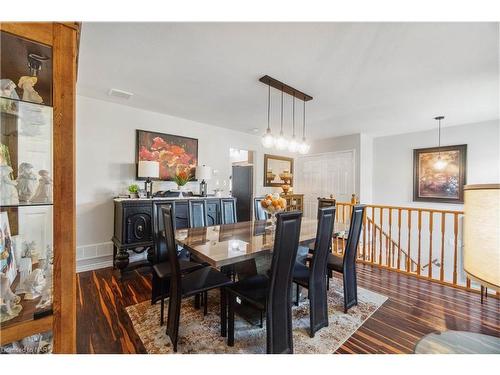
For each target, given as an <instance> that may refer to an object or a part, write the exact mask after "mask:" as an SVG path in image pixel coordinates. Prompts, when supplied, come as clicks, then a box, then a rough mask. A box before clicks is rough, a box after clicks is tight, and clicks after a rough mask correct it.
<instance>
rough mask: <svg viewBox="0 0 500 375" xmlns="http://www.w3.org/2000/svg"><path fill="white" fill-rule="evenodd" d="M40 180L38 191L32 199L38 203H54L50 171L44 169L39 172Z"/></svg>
mask: <svg viewBox="0 0 500 375" xmlns="http://www.w3.org/2000/svg"><path fill="white" fill-rule="evenodd" d="M38 174H39V175H40V180H38V189H37V190H36V193H35V195H34V196H33V198H32V201H33V202H36V203H49V202H51V201H52V179H51V178H50V176H49V171H46V170H45V169H42V170H40V171H38Z"/></svg>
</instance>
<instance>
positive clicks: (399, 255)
mask: <svg viewBox="0 0 500 375" xmlns="http://www.w3.org/2000/svg"><path fill="white" fill-rule="evenodd" d="M400 267H401V208H398V270H399V268H400Z"/></svg>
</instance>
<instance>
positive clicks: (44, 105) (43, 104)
mask: <svg viewBox="0 0 500 375" xmlns="http://www.w3.org/2000/svg"><path fill="white" fill-rule="evenodd" d="M1 99H7V100H12V101H14V102H17V103H26V104H32V105H37V106H41V107H48V108H52V106H51V105H49V104H45V103H35V102H30V101H27V100H22V99H16V98H8V97H6V96H1V95H0V100H1Z"/></svg>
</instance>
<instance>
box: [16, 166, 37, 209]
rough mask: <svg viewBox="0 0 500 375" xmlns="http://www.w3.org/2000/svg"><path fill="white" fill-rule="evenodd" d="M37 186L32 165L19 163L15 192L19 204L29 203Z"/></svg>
mask: <svg viewBox="0 0 500 375" xmlns="http://www.w3.org/2000/svg"><path fill="white" fill-rule="evenodd" d="M36 185H37V178H36V174H35V173H34V172H33V165H32V164H30V163H21V164H20V165H19V174H18V176H17V190H18V192H19V200H20V201H21V202H29V201H30V199H31V198H32V197H33V194H35V191H36Z"/></svg>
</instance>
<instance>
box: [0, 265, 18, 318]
mask: <svg viewBox="0 0 500 375" xmlns="http://www.w3.org/2000/svg"><path fill="white" fill-rule="evenodd" d="M20 301H21V298H20V297H19V296H16V295H15V294H14V293H12V290H10V283H9V278H8V277H7V275H6V274H4V273H0V322H5V321H7V320H10V319H12V318H15V317H16V316H18V315H19V313H20V312H21V310H22V309H23V307H22V306H21V305H19V302H20Z"/></svg>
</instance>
